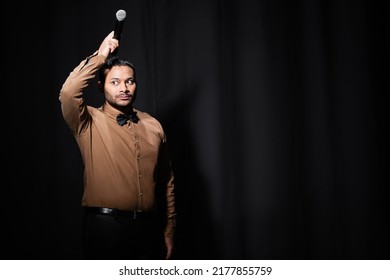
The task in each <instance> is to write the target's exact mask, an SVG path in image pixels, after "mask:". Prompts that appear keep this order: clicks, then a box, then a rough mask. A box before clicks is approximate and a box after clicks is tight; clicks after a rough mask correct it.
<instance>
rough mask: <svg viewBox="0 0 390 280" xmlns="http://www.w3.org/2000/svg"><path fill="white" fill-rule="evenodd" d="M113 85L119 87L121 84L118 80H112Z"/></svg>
mask: <svg viewBox="0 0 390 280" xmlns="http://www.w3.org/2000/svg"><path fill="white" fill-rule="evenodd" d="M111 84H113V85H114V86H117V85H118V84H119V82H118V81H117V80H112V81H111Z"/></svg>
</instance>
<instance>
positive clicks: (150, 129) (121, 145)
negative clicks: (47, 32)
mask: <svg viewBox="0 0 390 280" xmlns="http://www.w3.org/2000/svg"><path fill="white" fill-rule="evenodd" d="M104 61H105V58H104V57H102V56H99V55H96V53H95V55H92V56H90V57H89V58H87V59H85V60H83V61H82V62H81V63H80V64H79V65H78V66H77V67H76V68H75V69H74V70H73V71H72V72H71V73H70V75H69V77H68V78H67V80H66V81H65V83H64V84H63V86H62V89H61V91H60V96H59V100H60V102H61V109H62V114H63V117H64V119H65V122H66V124H67V125H68V127H69V128H70V130H71V132H72V134H73V135H74V137H75V139H76V141H77V144H78V146H79V148H80V151H81V156H82V159H83V163H84V192H83V197H82V205H83V206H96V207H110V208H118V209H122V210H131V211H135V210H146V211H156V210H159V211H161V210H162V209H164V210H163V211H167V218H168V223H167V228H166V231H165V234H166V235H167V236H173V232H174V225H175V201H174V176H173V172H172V169H171V162H170V158H169V152H168V147H167V142H166V135H165V133H164V130H163V128H162V126H161V124H160V122H159V121H157V120H156V119H155V118H154V117H152V116H150V115H149V114H147V113H144V112H141V111H139V110H136V109H134V110H135V111H137V116H138V117H139V121H138V123H133V122H130V121H128V122H127V123H126V124H125V125H124V126H120V125H118V124H117V122H116V115H118V114H119V113H120V112H119V111H117V110H116V109H114V108H111V107H105V106H104V105H103V106H102V107H100V108H94V107H91V106H87V104H86V102H85V100H84V98H83V91H84V89H85V88H86V87H87V86H88V85H89V81H90V80H91V79H92V78H94V76H95V74H97V71H98V69H99V68H100V66H101V65H102V64H103V63H104ZM165 209H166V210H165Z"/></svg>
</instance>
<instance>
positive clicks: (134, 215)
mask: <svg viewBox="0 0 390 280" xmlns="http://www.w3.org/2000/svg"><path fill="white" fill-rule="evenodd" d="M138 213H141V210H136V211H133V219H134V220H137V215H138Z"/></svg>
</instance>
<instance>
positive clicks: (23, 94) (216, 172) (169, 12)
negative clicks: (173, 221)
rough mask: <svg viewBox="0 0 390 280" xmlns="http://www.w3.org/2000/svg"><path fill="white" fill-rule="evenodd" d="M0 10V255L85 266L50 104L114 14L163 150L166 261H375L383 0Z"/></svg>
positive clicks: (202, 1) (91, 98)
mask: <svg viewBox="0 0 390 280" xmlns="http://www.w3.org/2000/svg"><path fill="white" fill-rule="evenodd" d="M10 4H11V5H13V6H14V8H8V9H7V10H5V9H3V12H2V13H3V19H2V22H3V34H2V35H3V36H2V37H3V39H2V42H3V43H2V45H3V61H5V62H4V63H3V69H2V70H3V73H5V75H4V74H3V83H5V87H3V90H5V91H6V92H3V97H4V98H3V104H2V106H3V108H5V109H6V110H4V112H7V113H6V118H5V119H4V121H3V122H4V125H6V130H3V137H4V138H5V139H3V154H4V158H5V161H4V165H5V166H6V168H5V169H3V174H4V175H5V176H4V180H3V182H2V187H1V190H2V191H1V196H0V199H1V201H2V203H1V206H2V214H3V215H2V217H3V226H2V230H1V231H2V236H3V238H2V240H3V242H4V245H3V246H2V250H1V258H2V259H80V258H82V255H81V250H80V248H81V243H80V233H81V206H80V200H81V193H82V163H81V157H80V154H79V151H78V148H77V146H76V142H75V140H74V139H73V138H72V136H71V134H70V132H69V131H68V129H67V127H66V125H65V122H64V120H63V118H62V115H61V111H60V103H59V101H58V94H59V91H60V89H61V86H62V83H63V82H64V81H65V79H66V78H67V76H68V74H69V73H70V71H72V70H73V68H74V67H75V66H76V65H78V64H79V62H80V61H81V60H82V59H84V58H85V57H87V56H88V55H90V54H92V53H93V52H94V51H95V50H97V48H98V46H99V44H100V42H101V41H102V40H103V38H104V37H105V36H106V35H107V34H108V33H109V32H110V31H111V30H113V28H114V22H115V13H116V11H117V10H119V9H124V10H125V11H126V12H127V17H126V20H125V22H124V27H123V34H122V40H121V46H120V48H119V54H120V55H123V56H126V57H127V58H129V59H130V60H131V61H133V63H134V64H135V66H136V69H137V76H138V97H137V101H136V104H135V107H136V108H138V109H140V110H144V111H147V112H149V113H150V114H152V115H153V116H155V117H157V118H158V119H159V120H160V121H161V123H162V124H163V126H164V128H165V130H166V133H167V135H168V141H169V144H170V148H171V152H172V156H173V164H174V166H173V167H174V171H175V175H176V197H177V212H178V216H177V218H178V221H177V235H176V252H175V255H174V258H175V259H389V257H390V242H389V238H388V237H389V236H390V232H389V229H388V223H389V202H388V200H389V194H390V192H389V185H390V184H389V171H390V170H389V167H388V164H387V163H388V159H389V153H388V143H389V137H388V136H386V134H387V130H388V110H387V108H388V102H387V99H388V96H389V71H388V70H389V62H390V61H389V54H388V52H389V50H390V48H389V47H390V46H389V37H390V27H389V16H390V9H389V1H372V0H366V1H362V0H357V1H343V0H342V1H340V0H330V1H312V0H306V1H287V0H259V1H249V0H236V1H234V0H230V1H229V0H225V1H224V0H197V1H188V0H131V1H114V0H111V1H92V0H91V1H41V0H38V1H33V2H31V3H28V4H23V5H21V4H18V3H17V2H15V3H10ZM6 16H11V18H12V17H13V18H14V19H11V20H6ZM85 94H86V98H87V100H88V103H89V104H90V105H96V106H100V104H101V101H102V100H101V96H100V94H99V93H98V91H97V87H95V85H94V84H92V85H91V87H90V88H89V89H88V90H87V91H86V92H85ZM4 131H6V132H4ZM4 221H5V224H4Z"/></svg>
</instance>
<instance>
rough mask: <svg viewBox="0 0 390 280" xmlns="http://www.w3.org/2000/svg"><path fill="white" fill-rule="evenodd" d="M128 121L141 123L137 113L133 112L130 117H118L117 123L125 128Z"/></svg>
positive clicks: (121, 115) (120, 115)
mask: <svg viewBox="0 0 390 280" xmlns="http://www.w3.org/2000/svg"><path fill="white" fill-rule="evenodd" d="M127 121H132V122H133V123H137V122H138V121H139V118H138V116H137V112H133V113H131V114H130V115H124V114H119V115H117V116H116V122H117V123H118V124H119V125H120V126H123V125H124V124H125V123H127Z"/></svg>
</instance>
